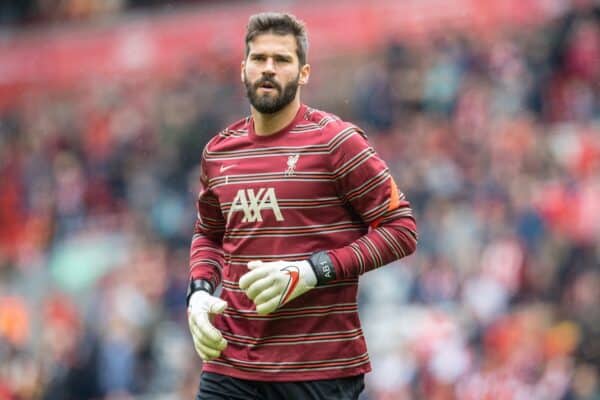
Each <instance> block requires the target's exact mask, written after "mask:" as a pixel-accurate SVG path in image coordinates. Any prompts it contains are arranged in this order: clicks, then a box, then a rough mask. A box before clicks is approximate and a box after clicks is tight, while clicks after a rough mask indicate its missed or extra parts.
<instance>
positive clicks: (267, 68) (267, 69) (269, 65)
mask: <svg viewBox="0 0 600 400" xmlns="http://www.w3.org/2000/svg"><path fill="white" fill-rule="evenodd" d="M263 73H265V74H270V75H272V74H274V73H275V61H274V60H273V58H271V57H269V58H267V60H266V62H265V64H264V69H263Z"/></svg>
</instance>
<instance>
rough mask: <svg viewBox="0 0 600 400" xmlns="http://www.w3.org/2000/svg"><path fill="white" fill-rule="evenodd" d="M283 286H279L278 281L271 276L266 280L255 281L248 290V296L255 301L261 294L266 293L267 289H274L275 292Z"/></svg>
mask: <svg viewBox="0 0 600 400" xmlns="http://www.w3.org/2000/svg"><path fill="white" fill-rule="evenodd" d="M280 286H281V285H279V284H278V282H277V280H276V279H275V277H274V276H272V275H269V276H267V277H265V278H262V279H259V280H257V281H254V283H252V285H250V287H248V288H247V289H246V296H248V297H249V298H250V299H252V300H254V299H255V298H256V297H257V296H258V295H259V294H261V293H262V292H264V291H265V290H267V289H271V288H274V289H275V290H277V289H279V287H280Z"/></svg>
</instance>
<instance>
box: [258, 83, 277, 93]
mask: <svg viewBox="0 0 600 400" xmlns="http://www.w3.org/2000/svg"><path fill="white" fill-rule="evenodd" d="M257 89H262V90H263V91H265V92H271V91H275V90H278V88H277V85H275V84H274V83H272V82H268V81H266V82H261V83H259V84H258V87H257Z"/></svg>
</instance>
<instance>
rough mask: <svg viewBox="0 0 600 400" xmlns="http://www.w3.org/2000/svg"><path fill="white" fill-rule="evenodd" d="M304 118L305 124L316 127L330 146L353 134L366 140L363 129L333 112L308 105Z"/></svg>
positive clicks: (334, 145) (335, 145)
mask: <svg viewBox="0 0 600 400" xmlns="http://www.w3.org/2000/svg"><path fill="white" fill-rule="evenodd" d="M305 120H306V122H307V124H312V125H313V126H315V127H318V129H319V131H320V134H321V136H322V138H323V139H324V141H325V142H326V143H328V144H329V145H330V146H332V147H337V146H339V144H340V143H342V142H344V141H346V140H347V139H349V138H351V137H353V136H357V137H359V138H361V140H364V141H367V136H366V134H365V132H364V130H362V129H361V128H360V127H358V126H357V125H355V124H354V123H352V122H348V121H344V120H343V119H341V118H340V117H338V116H337V115H335V114H333V113H329V112H326V111H322V110H318V109H315V108H310V107H308V108H307V110H306V115H305Z"/></svg>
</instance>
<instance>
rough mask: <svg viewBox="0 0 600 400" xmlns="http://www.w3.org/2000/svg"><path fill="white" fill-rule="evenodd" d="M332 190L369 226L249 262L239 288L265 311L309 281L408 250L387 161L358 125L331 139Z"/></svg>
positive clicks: (410, 236)
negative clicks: (300, 250)
mask: <svg viewBox="0 0 600 400" xmlns="http://www.w3.org/2000/svg"><path fill="white" fill-rule="evenodd" d="M330 143H331V154H330V157H329V159H330V160H332V162H333V171H334V177H335V184H336V189H337V191H338V195H339V196H340V197H341V198H343V199H344V200H345V201H346V203H347V204H348V206H349V207H351V208H352V211H353V212H355V213H357V214H358V215H360V217H361V218H362V219H363V221H365V223H367V224H369V226H370V228H371V229H370V230H369V232H368V233H367V234H365V235H363V236H362V237H360V238H359V239H357V240H356V241H354V242H352V243H350V244H348V245H346V246H344V247H341V248H338V249H334V250H329V251H321V252H317V253H315V254H313V255H312V256H311V257H310V258H309V259H308V260H303V261H275V262H261V261H253V262H250V263H249V264H248V268H249V272H247V273H246V274H244V275H243V276H242V277H241V279H240V282H239V285H240V288H241V289H242V290H244V292H245V293H246V295H247V296H248V297H249V298H250V299H251V300H252V301H253V302H254V304H255V305H256V310H257V312H258V313H260V314H268V313H271V312H273V311H275V310H276V309H278V308H279V307H281V306H282V305H284V304H285V303H287V302H289V301H291V300H293V299H294V298H296V297H298V296H300V295H302V294H303V293H306V292H307V291H309V290H311V289H312V288H314V287H315V286H318V285H321V284H324V283H327V282H329V281H333V280H336V279H347V278H351V277H355V276H358V275H361V274H363V273H365V272H367V271H370V270H372V269H375V268H377V267H380V266H382V265H384V264H387V263H389V262H391V261H393V260H396V259H399V258H402V257H404V256H407V255H408V254H410V253H412V252H414V250H415V248H416V243H417V233H416V224H415V220H414V218H413V217H412V211H411V209H410V205H409V203H408V201H406V199H405V197H404V195H403V194H402V193H401V192H400V191H399V190H398V188H397V187H396V184H395V183H394V180H393V178H392V177H391V176H390V174H389V172H388V169H387V166H386V165H385V163H384V162H383V161H382V160H381V159H380V158H379V156H378V155H377V154H376V153H375V151H374V150H373V149H372V148H371V147H370V146H369V144H368V142H367V141H366V139H365V138H364V136H363V135H362V133H361V132H360V131H358V130H354V129H352V130H347V129H346V130H344V131H342V133H340V134H338V136H336V137H335V138H334V139H333V140H332V141H331V142H330Z"/></svg>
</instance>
